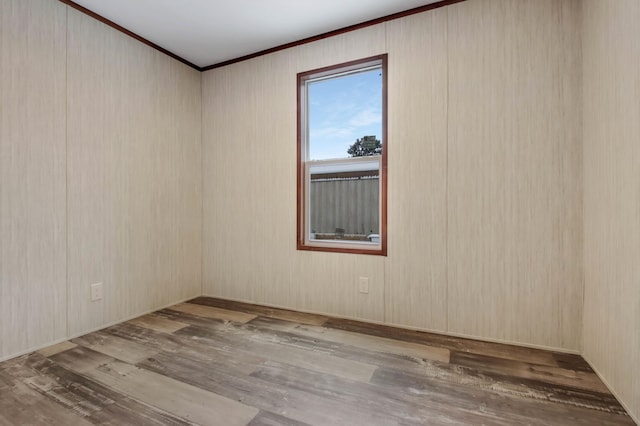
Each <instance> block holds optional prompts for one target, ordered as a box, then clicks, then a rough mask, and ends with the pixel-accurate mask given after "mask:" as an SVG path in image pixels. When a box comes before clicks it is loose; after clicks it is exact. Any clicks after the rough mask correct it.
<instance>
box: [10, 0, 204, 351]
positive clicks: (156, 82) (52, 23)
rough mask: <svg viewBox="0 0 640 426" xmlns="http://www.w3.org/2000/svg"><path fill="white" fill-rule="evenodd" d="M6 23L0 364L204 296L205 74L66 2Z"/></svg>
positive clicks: (18, 3) (40, 1)
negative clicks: (94, 296) (98, 294)
mask: <svg viewBox="0 0 640 426" xmlns="http://www.w3.org/2000/svg"><path fill="white" fill-rule="evenodd" d="M0 19H1V22H0V23H1V26H0V35H1V36H2V38H1V43H2V46H1V50H0V58H1V59H2V61H1V62H0V74H1V75H2V78H1V79H0V88H1V89H2V91H1V92H0V105H2V107H1V108H0V117H1V120H2V122H1V126H0V149H1V151H0V152H1V153H2V156H1V157H0V167H1V168H0V189H1V191H2V192H1V194H2V196H1V198H0V202H1V204H0V213H1V215H0V230H1V231H2V238H0V249H1V251H0V255H1V257H0V262H1V263H0V359H2V358H7V357H9V356H11V355H15V354H18V353H21V352H25V351H27V350H29V349H32V348H37V347H41V346H44V345H46V344H49V343H51V342H54V341H56V340H60V339H62V338H65V337H69V336H73V335H76V334H80V333H83V332H86V331H88V330H90V329H94V328H98V327H101V326H105V325H107V324H109V323H112V322H117V321H121V320H124V319H126V318H128V317H132V316H135V315H139V314H141V313H144V312H147V311H150V310H153V309H155V308H158V307H161V306H165V305H168V304H171V303H175V302H177V301H180V300H184V299H186V298H189V297H193V296H197V295H199V294H200V293H201V235H202V233H201V200H202V196H201V170H200V164H201V162H200V158H201V126H200V120H201V87H200V81H201V78H200V74H199V73H198V72H197V71H195V70H192V69H190V68H188V67H186V66H185V65H183V64H181V63H179V62H177V61H174V60H173V59H170V58H168V57H166V56H165V55H163V54H161V53H159V52H157V51H155V50H153V49H151V48H149V47H147V46H145V45H143V44H141V43H139V42H137V41H135V40H133V39H131V38H129V37H127V36H125V35H123V34H121V33H119V32H117V31H115V30H113V29H111V28H109V27H107V26H105V25H103V24H101V23H99V22H98V21H95V20H93V19H91V18H89V17H87V16H85V15H82V14H80V13H79V12H77V11H75V10H73V9H70V8H67V7H66V6H64V5H62V4H61V3H59V2H57V1H53V0H33V1H32V0H30V1H28V2H26V1H22V0H0ZM5 106H6V107H5ZM94 282H102V283H104V293H105V294H104V299H103V300H102V301H99V302H94V303H92V302H90V292H89V286H90V284H91V283H94Z"/></svg>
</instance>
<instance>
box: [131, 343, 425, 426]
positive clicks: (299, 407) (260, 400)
mask: <svg viewBox="0 0 640 426" xmlns="http://www.w3.org/2000/svg"><path fill="white" fill-rule="evenodd" d="M140 366H141V367H142V368H145V369H148V370H150V371H155V372H157V373H158V374H162V375H165V376H167V377H172V378H174V379H175V380H178V381H182V382H185V383H190V384H192V385H194V386H197V387H199V388H201V389H206V390H208V391H209V392H212V393H216V394H219V395H224V396H226V397H227V398H229V399H233V400H236V401H242V402H243V403H244V404H247V405H250V406H253V407H257V408H259V409H261V410H267V411H271V412H273V413H275V414H278V415H280V416H284V417H287V418H290V419H292V420H296V421H299V422H303V423H309V424H312V425H334V424H336V425H337V424H344V425H362V424H371V425H397V424H398V422H397V421H396V420H394V419H392V418H390V417H388V416H375V415H374V414H372V413H370V412H368V411H366V410H363V409H362V408H360V407H357V406H354V405H353V404H350V403H348V402H341V401H332V400H330V399H327V398H323V397H321V396H317V395H314V394H312V393H308V392H305V391H300V390H297V389H290V388H288V387H286V386H281V385H279V384H276V383H273V382H269V381H265V380H262V379H260V378H256V377H252V376H244V375H238V374H229V373H228V372H226V371H225V370H224V369H211V370H209V371H208V373H207V374H201V372H202V371H203V369H205V368H207V364H206V363H201V362H198V361H195V360H192V359H185V358H183V357H181V356H175V355H173V356H164V355H162V354H160V355H159V356H157V357H156V358H154V359H153V360H147V361H145V362H143V363H141V364H140ZM407 424H412V425H417V423H413V422H410V423H407Z"/></svg>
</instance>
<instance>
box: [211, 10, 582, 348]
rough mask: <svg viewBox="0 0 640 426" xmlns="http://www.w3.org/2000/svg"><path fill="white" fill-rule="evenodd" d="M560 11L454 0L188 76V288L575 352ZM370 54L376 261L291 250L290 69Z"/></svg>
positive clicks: (576, 175) (575, 85)
mask: <svg viewBox="0 0 640 426" xmlns="http://www.w3.org/2000/svg"><path fill="white" fill-rule="evenodd" d="M578 5H579V3H578V2H577V0H576V1H563V2H557V1H553V0H545V1H530V2H522V1H520V0H513V1H503V0H492V1H480V0H470V1H467V2H463V3H459V4H456V5H454V6H450V7H446V8H441V9H437V10H434V11H431V12H427V13H423V14H419V15H413V16H410V17H407V18H403V19H400V20H396V21H391V22H387V23H384V24H380V25H377V26H373V27H368V28H365V29H362V30H358V31H355V32H351V33H347V34H344V35H341V36H338V37H333V38H330V39H325V40H322V41H318V42H315V43H312V44H307V45H303V46H298V47H295V48H292V49H288V50H285V51H281V52H278V53H275V54H271V55H268V56H263V57H260V58H257V59H253V60H250V61H246V62H242V63H238V64H235V65H231V66H228V67H224V68H221V69H216V70H212V71H209V72H206V73H204V74H203V117H204V120H203V153H204V154H203V156H204V160H203V161H204V167H203V171H204V173H203V176H204V187H203V191H204V192H203V193H204V218H205V220H204V240H203V258H204V269H203V271H204V276H203V278H204V284H203V286H204V293H205V294H209V295H215V296H219V297H225V298H231V299H240V300H247V301H251V302H257V303H266V304H271V305H280V306H286V307H291V308H294V309H302V310H310V311H315V312H325V313H330V314H335V315H341V316H348V317H355V318H360V319H364V320H372V321H380V322H387V323H393V324H398V325H403V326H409V327H416V328H421V329H427V330H436V331H442V332H448V333H454V334H464V335H470V336H474V337H479V338H485V339H496V340H504V341H511V342H518V343H522V344H528V345H537V346H547V347H555V348H562V349H567V350H574V351H578V350H580V349H581V333H580V330H581V318H582V311H581V306H582V231H581V224H582V216H581V204H582V198H581V193H582V187H581V181H582V150H581V133H580V132H581V127H580V119H581V109H580V107H579V106H580V105H581V102H582V100H581V79H580V74H581V56H580V38H579V36H580V21H579V10H578ZM385 52H388V53H389V223H388V227H389V256H388V257H386V258H383V257H376V256H364V255H348V254H335V253H316V252H300V251H296V249H295V211H296V206H295V203H296V198H295V195H296V188H295V173H296V169H295V165H296V151H295V138H296V122H295V117H296V87H295V81H296V80H295V77H296V73H297V72H301V71H307V70H311V69H314V68H318V67H322V66H326V65H332V64H335V63H340V62H344V61H348V60H353V59H358V58H363V57H367V56H371V55H377V54H381V53H385ZM359 276H366V277H369V278H370V280H371V284H370V293H369V294H366V295H365V294H360V293H358V291H357V285H356V282H357V279H358V277H359Z"/></svg>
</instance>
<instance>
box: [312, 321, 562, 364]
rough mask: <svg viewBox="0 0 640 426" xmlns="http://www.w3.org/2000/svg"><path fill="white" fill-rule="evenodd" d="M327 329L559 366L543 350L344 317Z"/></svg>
mask: <svg viewBox="0 0 640 426" xmlns="http://www.w3.org/2000/svg"><path fill="white" fill-rule="evenodd" d="M324 326H325V327H328V328H335V329H338V330H344V331H350V332H355V333H362V334H368V335H371V336H379V337H387V338H391V339H395V340H402V341H405V342H412V343H421V344H424V345H429V346H435V347H439V348H445V349H449V350H457V351H459V352H471V353H477V354H481V355H488V356H494V357H499V358H506V359H513V360H518V361H526V362H529V363H532V364H540V365H548V366H558V363H557V360H556V357H555V356H554V353H552V352H550V351H545V350H542V349H535V348H526V347H522V346H514V345H505V344H500V343H493V342H483V341H479V340H473V339H464V338H459V337H452V336H445V335H442V334H436V333H426V332H422V331H415V330H407V329H402V328H398V327H391V326H387V325H380V324H371V323H366V322H362V321H355V320H348V319H340V318H331V319H329V320H328V321H327V322H326V323H325V324H324Z"/></svg>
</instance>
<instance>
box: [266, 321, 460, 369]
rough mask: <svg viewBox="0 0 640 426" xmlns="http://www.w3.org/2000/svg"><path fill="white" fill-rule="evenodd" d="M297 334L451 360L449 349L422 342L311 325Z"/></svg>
mask: <svg viewBox="0 0 640 426" xmlns="http://www.w3.org/2000/svg"><path fill="white" fill-rule="evenodd" d="M256 324H257V323H256ZM262 324H264V322H262ZM269 326H270V327H272V328H274V329H278V328H279V326H278V325H276V324H275V323H274V322H270V325H269ZM282 330H283V331H289V332H292V330H291V329H289V328H288V325H285V326H284V328H282ZM295 334H297V335H300V336H306V337H310V338H312V339H322V340H326V341H329V342H335V343H340V344H347V345H350V346H356V347H359V348H361V349H363V350H367V351H378V352H386V353H393V354H402V355H407V356H415V357H418V358H423V359H429V360H433V361H440V362H449V349H444V348H437V347H433V346H428V345H424V344H420V343H412V342H406V341H398V340H393V339H389V338H387V337H378V336H372V335H368V334H359V333H351V332H348V331H343V330H338V329H332V328H325V327H319V326H311V325H299V326H297V327H296V328H295Z"/></svg>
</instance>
